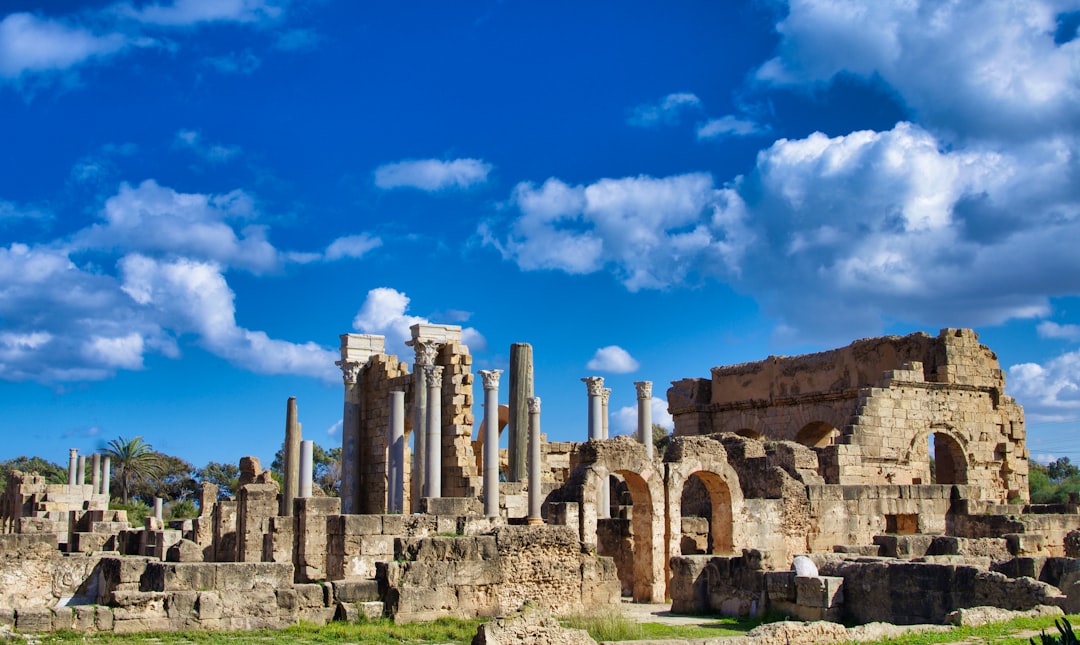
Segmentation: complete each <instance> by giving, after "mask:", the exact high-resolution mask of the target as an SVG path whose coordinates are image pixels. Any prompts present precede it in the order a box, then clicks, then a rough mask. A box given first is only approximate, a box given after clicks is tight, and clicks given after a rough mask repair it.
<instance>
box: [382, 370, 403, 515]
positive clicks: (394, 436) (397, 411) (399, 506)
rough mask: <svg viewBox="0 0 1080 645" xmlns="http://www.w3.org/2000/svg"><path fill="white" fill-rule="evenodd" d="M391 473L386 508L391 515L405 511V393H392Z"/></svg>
mask: <svg viewBox="0 0 1080 645" xmlns="http://www.w3.org/2000/svg"><path fill="white" fill-rule="evenodd" d="M387 446H389V452H390V454H389V460H390V464H389V473H387V474H388V480H389V481H388V482H387V483H388V485H389V486H390V490H389V491H388V492H387V495H386V497H387V499H386V506H387V510H388V511H389V512H391V513H402V512H404V510H405V508H404V507H405V392H403V391H401V390H393V391H391V392H390V440H389V441H387Z"/></svg>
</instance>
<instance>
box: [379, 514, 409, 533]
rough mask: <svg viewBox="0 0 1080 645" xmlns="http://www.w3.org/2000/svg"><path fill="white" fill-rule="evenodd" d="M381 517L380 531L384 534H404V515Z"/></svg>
mask: <svg viewBox="0 0 1080 645" xmlns="http://www.w3.org/2000/svg"><path fill="white" fill-rule="evenodd" d="M381 517H382V525H383V528H382V532H383V533H384V534H386V535H404V534H405V530H406V529H405V517H406V516H404V515H383V516H381Z"/></svg>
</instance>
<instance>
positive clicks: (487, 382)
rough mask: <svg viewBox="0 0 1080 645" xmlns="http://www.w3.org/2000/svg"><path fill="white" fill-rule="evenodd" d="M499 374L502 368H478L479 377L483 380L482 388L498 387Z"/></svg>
mask: <svg viewBox="0 0 1080 645" xmlns="http://www.w3.org/2000/svg"><path fill="white" fill-rule="evenodd" d="M501 374H502V370H480V378H481V379H483V381H484V389H485V390H497V389H499V376H500V375H501Z"/></svg>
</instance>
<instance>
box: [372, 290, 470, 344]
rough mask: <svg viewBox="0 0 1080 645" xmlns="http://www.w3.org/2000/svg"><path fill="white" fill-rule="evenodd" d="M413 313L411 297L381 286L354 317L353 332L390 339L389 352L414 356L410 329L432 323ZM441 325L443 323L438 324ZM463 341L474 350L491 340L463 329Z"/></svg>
mask: <svg viewBox="0 0 1080 645" xmlns="http://www.w3.org/2000/svg"><path fill="white" fill-rule="evenodd" d="M408 310H409V297H408V296H407V295H405V294H404V293H402V292H400V291H398V290H397V289H391V288H390V287H377V288H375V289H371V290H370V291H368V293H367V297H366V298H364V302H363V304H362V305H360V310H359V311H358V312H357V313H356V317H355V318H353V329H355V330H356V331H359V332H361V333H365V334H380V335H382V336H385V337H386V351H387V353H389V354H396V355H397V356H399V357H408V356H411V355H412V349H410V348H409V347H407V346H406V345H405V342H406V341H408V340H411V339H412V332H411V331H410V330H409V327H411V326H413V325H415V324H417V323H429V322H432V321H430V320H428V319H427V318H424V317H422V316H413V315H411V314H408V313H406V312H407V311H408ZM434 322H436V323H438V322H439V321H434ZM461 339H462V342H464V343H465V344H466V345H468V346H469V347H470V348H471V349H476V350H483V349H484V348H485V347H486V345H487V341H486V340H485V339H484V337H483V335H482V334H480V332H479V331H477V330H476V329H474V328H472V327H466V328H464V329H462V330H461Z"/></svg>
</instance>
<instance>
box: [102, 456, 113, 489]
mask: <svg viewBox="0 0 1080 645" xmlns="http://www.w3.org/2000/svg"><path fill="white" fill-rule="evenodd" d="M101 493H102V494H103V495H107V496H108V497H109V499H112V457H110V456H109V455H105V458H104V459H102V460H101Z"/></svg>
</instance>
